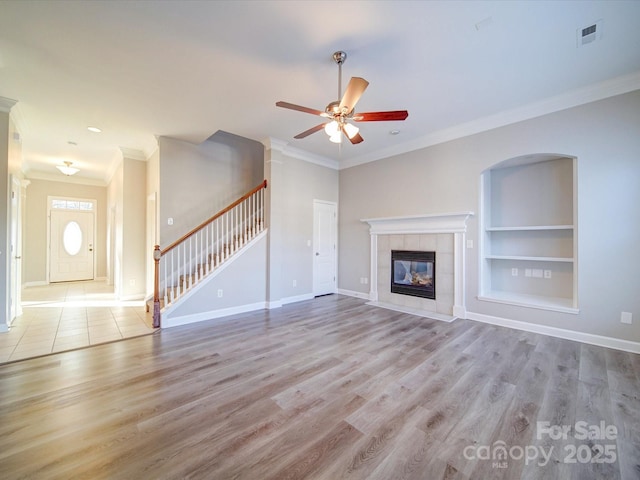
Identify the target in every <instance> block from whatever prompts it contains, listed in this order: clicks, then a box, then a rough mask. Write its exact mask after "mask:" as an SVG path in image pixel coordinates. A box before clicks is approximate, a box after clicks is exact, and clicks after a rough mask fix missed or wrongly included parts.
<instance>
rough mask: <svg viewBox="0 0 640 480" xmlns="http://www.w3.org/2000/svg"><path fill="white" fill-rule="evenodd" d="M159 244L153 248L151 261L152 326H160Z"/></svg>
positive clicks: (160, 254) (160, 255)
mask: <svg viewBox="0 0 640 480" xmlns="http://www.w3.org/2000/svg"><path fill="white" fill-rule="evenodd" d="M161 257H162V253H160V245H156V246H155V247H154V248H153V263H154V276H153V327H154V328H158V327H160V258H161Z"/></svg>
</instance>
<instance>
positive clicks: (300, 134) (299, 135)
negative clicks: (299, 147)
mask: <svg viewBox="0 0 640 480" xmlns="http://www.w3.org/2000/svg"><path fill="white" fill-rule="evenodd" d="M325 125H326V124H325V123H321V124H320V125H316V126H315V127H311V128H310V129H309V130H305V131H304V132H302V133H299V134H298V135H296V136H295V137H293V138H298V139H300V138H304V137H308V136H309V135H311V134H312V133H316V132H319V131H320V130H322V129H323V128H324V126H325Z"/></svg>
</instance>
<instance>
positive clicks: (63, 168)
mask: <svg viewBox="0 0 640 480" xmlns="http://www.w3.org/2000/svg"><path fill="white" fill-rule="evenodd" d="M71 163H72V162H64V165H56V168H57V169H58V170H60V172H62V173H63V174H64V175H66V176H67V177H70V176H71V175H75V174H76V173H78V172H79V171H80V169H79V168H76V167H72V166H71Z"/></svg>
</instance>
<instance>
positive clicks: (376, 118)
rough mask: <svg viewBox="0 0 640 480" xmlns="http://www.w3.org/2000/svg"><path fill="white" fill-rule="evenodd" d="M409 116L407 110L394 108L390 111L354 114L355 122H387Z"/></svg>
mask: <svg viewBox="0 0 640 480" xmlns="http://www.w3.org/2000/svg"><path fill="white" fill-rule="evenodd" d="M408 116H409V112H407V111H406V110H393V111H388V112H364V113H356V114H355V115H354V116H353V121H354V122H386V121H390V120H405V119H406V118H407V117H408Z"/></svg>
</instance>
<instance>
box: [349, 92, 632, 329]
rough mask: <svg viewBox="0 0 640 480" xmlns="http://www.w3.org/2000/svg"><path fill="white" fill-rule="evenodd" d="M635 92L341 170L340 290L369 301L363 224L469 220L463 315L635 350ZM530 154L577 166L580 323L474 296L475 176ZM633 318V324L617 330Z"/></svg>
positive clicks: (573, 318) (476, 265)
mask: <svg viewBox="0 0 640 480" xmlns="http://www.w3.org/2000/svg"><path fill="white" fill-rule="evenodd" d="M638 132H640V91H635V92H631V93H628V94H625V95H620V96H617V97H613V98H609V99H606V100H602V101H598V102H593V103H590V104H587V105H583V106H579V107H575V108H571V109H567V110H564V111H561V112H556V113H553V114H549V115H545V116H542V117H538V118H535V119H532V120H528V121H524V122H519V123H516V124H513V125H509V126H506V127H501V128H497V129H494V130H490V131H487V132H483V133H480V134H476V135H472V136H468V137H465V138H461V139H458V140H454V141H450V142H447V143H443V144H440V145H436V146H433V147H429V148H425V149H422V150H419V151H414V152H410V153H407V154H403V155H398V156H395V157H391V158H387V159H383V160H379V161H377V162H373V163H369V164H365V165H360V166H356V167H352V168H348V169H345V170H342V171H340V226H339V232H340V236H339V287H340V288H343V289H346V290H352V291H358V292H363V293H366V292H367V291H368V286H365V285H361V284H360V283H359V278H360V277H364V276H369V234H368V230H367V226H366V224H363V223H362V222H360V219H362V218H372V217H387V216H401V215H411V214H423V213H424V214H436V213H451V212H461V211H469V210H471V211H474V212H476V217H474V218H472V219H471V220H470V221H469V222H468V236H467V238H469V239H472V240H474V247H476V248H473V249H467V250H466V253H467V263H466V268H467V287H466V298H467V310H469V311H471V312H476V313H481V314H485V315H492V316H496V317H502V318H508V319H513V320H520V321H525V322H531V323H536V324H540V325H547V326H553V327H558V328H564V329H569V330H576V331H580V332H585V333H592V334H597V335H605V336H611V337H616V338H621V339H627V340H634V341H640V296H639V295H638V291H639V290H640V277H638V273H637V268H638V265H640V249H639V248H638V247H637V245H638V238H640V222H638V219H639V218H640V134H638ZM532 153H555V154H560V155H566V156H575V157H577V159H578V160H577V165H578V167H577V169H578V186H577V190H578V298H579V305H578V306H579V308H580V313H579V314H578V315H571V314H563V313H558V312H547V311H542V310H537V309H531V308H523V307H515V306H509V305H500V304H495V303H490V302H483V301H479V300H477V299H476V296H477V295H478V292H479V284H478V281H479V272H478V270H479V259H478V255H479V250H478V249H477V245H478V218H477V215H479V214H480V207H479V185H480V175H481V173H482V172H483V171H484V170H485V169H488V168H490V167H491V166H492V165H494V164H496V163H499V162H501V161H503V160H506V159H509V158H513V157H518V156H521V155H527V154H532ZM621 311H627V312H632V313H633V315H634V324H633V325H624V324H621V323H620V312H621Z"/></svg>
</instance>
